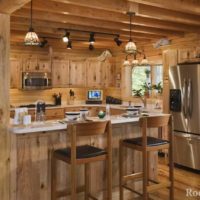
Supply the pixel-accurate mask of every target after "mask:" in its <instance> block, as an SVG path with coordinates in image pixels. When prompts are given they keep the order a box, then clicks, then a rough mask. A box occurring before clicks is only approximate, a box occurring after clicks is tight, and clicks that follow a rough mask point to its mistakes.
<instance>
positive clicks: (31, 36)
mask: <svg viewBox="0 0 200 200" xmlns="http://www.w3.org/2000/svg"><path fill="white" fill-rule="evenodd" d="M32 4H33V3H32V1H31V12H30V28H29V30H28V33H27V34H26V36H25V38H24V44H25V45H27V46H36V45H39V44H40V41H39V38H38V36H37V34H36V32H35V31H34V29H33V26H32V17H33V8H32V6H33V5H32Z"/></svg>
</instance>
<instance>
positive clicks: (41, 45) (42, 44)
mask: <svg viewBox="0 0 200 200" xmlns="http://www.w3.org/2000/svg"><path fill="white" fill-rule="evenodd" d="M46 44H48V41H47V40H46V39H45V38H43V41H41V42H40V44H39V46H40V47H41V48H43V47H45V45H46Z"/></svg>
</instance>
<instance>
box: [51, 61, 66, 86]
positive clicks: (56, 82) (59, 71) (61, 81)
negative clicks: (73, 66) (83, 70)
mask: <svg viewBox="0 0 200 200" xmlns="http://www.w3.org/2000/svg"><path fill="white" fill-rule="evenodd" d="M52 78H53V87H68V86H69V60H53V65H52Z"/></svg>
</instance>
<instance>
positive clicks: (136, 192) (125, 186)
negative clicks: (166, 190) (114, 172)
mask: <svg viewBox="0 0 200 200" xmlns="http://www.w3.org/2000/svg"><path fill="white" fill-rule="evenodd" d="M122 187H123V188H125V189H127V190H129V191H131V192H133V193H135V194H137V195H140V196H142V195H143V194H142V193H140V192H138V191H136V190H134V189H132V188H130V187H129V186H127V185H126V184H125V185H122Z"/></svg>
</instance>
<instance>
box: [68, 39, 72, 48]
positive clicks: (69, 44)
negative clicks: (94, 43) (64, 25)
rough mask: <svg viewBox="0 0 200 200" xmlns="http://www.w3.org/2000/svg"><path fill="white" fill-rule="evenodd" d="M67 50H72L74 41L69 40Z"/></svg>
mask: <svg viewBox="0 0 200 200" xmlns="http://www.w3.org/2000/svg"><path fill="white" fill-rule="evenodd" d="M67 49H72V41H71V40H69V41H68V43H67Z"/></svg>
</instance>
